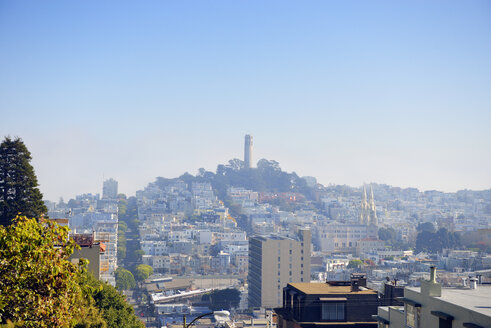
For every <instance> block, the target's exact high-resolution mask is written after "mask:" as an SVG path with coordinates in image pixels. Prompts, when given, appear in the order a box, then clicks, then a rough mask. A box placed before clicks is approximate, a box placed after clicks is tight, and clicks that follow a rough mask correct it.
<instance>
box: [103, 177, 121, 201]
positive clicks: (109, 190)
mask: <svg viewBox="0 0 491 328" xmlns="http://www.w3.org/2000/svg"><path fill="white" fill-rule="evenodd" d="M102 198H103V199H116V198H118V181H116V180H114V179H108V180H106V181H104V183H103V185H102Z"/></svg>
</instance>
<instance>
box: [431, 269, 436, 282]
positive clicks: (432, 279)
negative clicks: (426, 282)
mask: <svg viewBox="0 0 491 328" xmlns="http://www.w3.org/2000/svg"><path fill="white" fill-rule="evenodd" d="M430 270H431V271H430V282H431V283H433V284H436V266H431V267H430Z"/></svg>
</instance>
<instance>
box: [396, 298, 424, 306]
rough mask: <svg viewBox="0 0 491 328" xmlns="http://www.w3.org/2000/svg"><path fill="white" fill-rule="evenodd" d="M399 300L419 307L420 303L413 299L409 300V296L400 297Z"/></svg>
mask: <svg viewBox="0 0 491 328" xmlns="http://www.w3.org/2000/svg"><path fill="white" fill-rule="evenodd" d="M401 301H403V302H404V303H407V304H409V305H412V306H414V307H421V304H419V303H417V302H415V301H413V300H410V299H409V298H405V297H402V298H401Z"/></svg>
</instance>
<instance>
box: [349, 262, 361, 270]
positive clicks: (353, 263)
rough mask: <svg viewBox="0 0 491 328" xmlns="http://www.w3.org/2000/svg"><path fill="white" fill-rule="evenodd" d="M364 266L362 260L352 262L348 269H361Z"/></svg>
mask: <svg viewBox="0 0 491 328" xmlns="http://www.w3.org/2000/svg"><path fill="white" fill-rule="evenodd" d="M362 265H363V261H362V260H350V261H349V263H348V268H349V269H356V268H360V267H361V266H362Z"/></svg>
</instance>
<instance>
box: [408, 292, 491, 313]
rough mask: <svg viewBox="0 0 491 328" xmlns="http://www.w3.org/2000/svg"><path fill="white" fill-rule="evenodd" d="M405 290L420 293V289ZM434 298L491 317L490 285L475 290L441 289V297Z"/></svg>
mask: <svg viewBox="0 0 491 328" xmlns="http://www.w3.org/2000/svg"><path fill="white" fill-rule="evenodd" d="M407 288H408V289H410V290H413V291H416V292H418V293H419V292H421V288H415V287H407ZM435 298H437V299H440V300H442V301H444V302H448V303H452V304H455V305H457V306H460V307H462V308H465V309H469V310H472V311H474V312H478V313H481V314H484V315H487V316H490V317H491V285H478V286H477V288H476V289H469V288H442V296H441V297H435Z"/></svg>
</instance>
